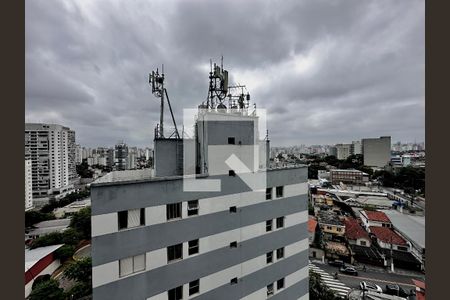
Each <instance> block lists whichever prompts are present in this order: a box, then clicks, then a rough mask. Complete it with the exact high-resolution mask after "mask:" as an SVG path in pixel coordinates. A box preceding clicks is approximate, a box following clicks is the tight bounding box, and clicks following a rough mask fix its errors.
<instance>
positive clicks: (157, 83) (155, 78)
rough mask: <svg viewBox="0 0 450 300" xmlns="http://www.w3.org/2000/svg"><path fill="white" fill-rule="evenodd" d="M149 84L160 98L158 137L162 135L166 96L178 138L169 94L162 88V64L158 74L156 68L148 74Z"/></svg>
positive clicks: (177, 135)
mask: <svg viewBox="0 0 450 300" xmlns="http://www.w3.org/2000/svg"><path fill="white" fill-rule="evenodd" d="M149 84H150V85H151V87H152V93H153V95H155V96H156V97H158V98H161V109H160V116H159V126H158V129H159V130H158V133H159V137H160V138H163V137H164V98H167V104H169V110H170V114H171V116H172V121H173V125H174V126H175V134H176V137H177V138H180V135H179V133H178V128H177V124H176V122H175V117H174V115H173V111H172V106H171V105H170V100H169V95H168V94H167V89H166V88H164V65H162V73H161V74H159V70H158V69H156V72H155V71H152V73H151V74H149ZM172 135H173V134H172Z"/></svg>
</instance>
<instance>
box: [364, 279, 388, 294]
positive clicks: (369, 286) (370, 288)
mask: <svg viewBox="0 0 450 300" xmlns="http://www.w3.org/2000/svg"><path fill="white" fill-rule="evenodd" d="M359 287H360V288H361V290H363V291H372V292H376V293H383V289H382V288H381V287H380V286H378V285H376V284H375V283H372V282H367V281H361V282H360V283H359Z"/></svg>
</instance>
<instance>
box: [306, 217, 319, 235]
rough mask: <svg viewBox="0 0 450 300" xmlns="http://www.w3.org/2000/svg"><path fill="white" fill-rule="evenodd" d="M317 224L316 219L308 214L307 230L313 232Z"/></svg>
mask: <svg viewBox="0 0 450 300" xmlns="http://www.w3.org/2000/svg"><path fill="white" fill-rule="evenodd" d="M316 226H317V221H316V219H315V218H314V217H311V216H309V218H308V231H309V232H315V231H316Z"/></svg>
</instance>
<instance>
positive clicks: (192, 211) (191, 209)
mask: <svg viewBox="0 0 450 300" xmlns="http://www.w3.org/2000/svg"><path fill="white" fill-rule="evenodd" d="M195 215H198V200H191V201H188V216H195Z"/></svg>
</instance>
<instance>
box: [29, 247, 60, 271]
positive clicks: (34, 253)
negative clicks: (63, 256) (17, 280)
mask: <svg viewBox="0 0 450 300" xmlns="http://www.w3.org/2000/svg"><path fill="white" fill-rule="evenodd" d="M62 246H63V244H60V245H52V246H46V247H39V248H36V249H32V250H30V249H27V248H25V272H26V271H28V270H29V269H30V268H31V267H32V266H34V265H35V264H36V263H37V262H38V261H40V260H41V259H43V258H44V257H46V256H47V255H49V254H50V253H52V252H53V251H55V250H56V249H59V248H60V247H62Z"/></svg>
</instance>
